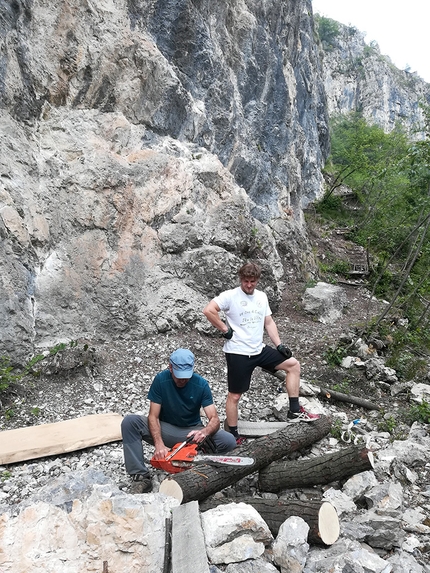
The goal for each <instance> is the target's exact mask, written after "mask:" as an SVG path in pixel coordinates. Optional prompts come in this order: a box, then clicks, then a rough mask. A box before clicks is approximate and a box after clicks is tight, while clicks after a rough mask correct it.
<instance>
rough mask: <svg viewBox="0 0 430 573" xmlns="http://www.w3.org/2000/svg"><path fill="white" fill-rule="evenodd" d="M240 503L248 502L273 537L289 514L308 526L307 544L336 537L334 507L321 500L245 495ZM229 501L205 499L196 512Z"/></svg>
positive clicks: (335, 512)
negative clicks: (300, 519) (263, 497)
mask: <svg viewBox="0 0 430 573" xmlns="http://www.w3.org/2000/svg"><path fill="white" fill-rule="evenodd" d="M240 501H241V502H243V503H247V504H249V505H252V507H254V508H255V509H256V510H257V511H258V513H259V514H260V515H261V517H262V518H263V519H264V521H265V522H266V523H267V525H268V527H269V529H270V531H271V533H272V535H273V536H274V537H276V536H277V535H278V532H279V528H280V527H281V525H282V524H283V523H284V521H285V520H286V519H288V518H289V517H292V516H298V517H301V518H302V519H303V520H304V521H305V522H306V523H307V524H308V525H309V533H308V543H309V544H312V545H332V544H333V543H334V542H335V541H337V539H338V538H339V533H340V525H339V518H338V515H337V511H336V509H335V508H334V506H333V505H332V504H331V503H330V502H328V501H325V500H308V501H298V500H287V499H261V498H257V497H245V498H242V499H240ZM227 503H231V500H222V501H220V500H216V501H215V500H210V501H209V500H208V501H206V502H203V503H200V511H207V510H208V509H212V508H214V507H217V506H218V505H220V504H224V505H225V504H227Z"/></svg>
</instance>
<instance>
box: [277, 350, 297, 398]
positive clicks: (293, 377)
mask: <svg viewBox="0 0 430 573" xmlns="http://www.w3.org/2000/svg"><path fill="white" fill-rule="evenodd" d="M275 370H283V371H284V372H285V386H286V389H287V394H288V396H289V398H298V397H299V392H300V362H299V361H298V360H296V359H295V358H289V359H288V360H284V362H281V364H278V366H276V368H275Z"/></svg>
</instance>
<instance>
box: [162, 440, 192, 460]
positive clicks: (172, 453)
mask: <svg viewBox="0 0 430 573" xmlns="http://www.w3.org/2000/svg"><path fill="white" fill-rule="evenodd" d="M193 439H194V437H193V436H189V437H188V438H187V439H186V440H185V441H183V442H182V444H179V446H178V447H177V448H175V449H174V450H171V452H170V454H169V455H168V456H166V457H165V460H166V462H168V461H169V460H170V459H172V458H173V456H174V455H175V454H177V453H178V452H179V451H180V450H182V448H184V447H185V446H186V445H187V444H190V443H191V442H192V441H193Z"/></svg>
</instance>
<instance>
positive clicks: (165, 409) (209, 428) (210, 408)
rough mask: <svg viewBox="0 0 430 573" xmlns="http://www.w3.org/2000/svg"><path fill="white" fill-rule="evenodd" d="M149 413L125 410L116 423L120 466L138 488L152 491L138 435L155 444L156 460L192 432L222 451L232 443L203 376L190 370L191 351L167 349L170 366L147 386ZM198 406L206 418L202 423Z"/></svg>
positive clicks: (144, 491) (231, 437) (234, 442)
mask: <svg viewBox="0 0 430 573" xmlns="http://www.w3.org/2000/svg"><path fill="white" fill-rule="evenodd" d="M148 398H149V400H150V403H149V414H148V416H139V415H137V414H129V415H128V416H125V418H124V419H123V421H122V424H121V433H122V440H123V450H124V461H125V469H126V471H127V473H128V474H130V475H131V476H132V478H133V481H135V482H140V483H139V485H140V492H141V493H146V492H148V491H151V489H152V483H151V476H150V473H149V471H148V468H147V467H146V465H145V462H144V458H143V449H142V440H143V441H144V442H147V443H149V444H152V445H154V446H155V453H154V457H155V459H157V460H161V459H163V458H165V457H166V455H167V454H168V452H169V449H170V448H172V447H173V446H174V445H175V444H177V443H179V442H183V441H185V440H186V438H188V437H190V436H193V441H194V442H197V443H200V442H202V441H203V440H205V439H206V438H207V437H208V436H211V437H212V440H213V442H214V443H215V447H216V451H217V452H219V453H226V452H229V451H230V450H233V449H234V448H235V447H236V440H235V439H234V437H233V436H232V435H231V434H229V433H228V432H225V431H224V430H220V429H219V427H220V422H219V417H218V414H217V411H216V408H215V405H214V403H213V398H212V392H211V390H210V388H209V384H208V382H207V380H205V378H202V376H200V375H199V374H196V373H195V372H194V354H193V353H192V352H191V351H190V350H187V349H185V348H178V350H175V352H173V353H172V354H171V355H170V360H169V367H168V369H167V370H163V371H162V372H160V373H158V374H157V375H156V376H155V378H154V380H153V381H152V384H151V387H150V389H149V392H148ZM200 408H203V410H204V412H205V414H206V416H207V418H208V420H209V421H208V423H207V425H206V426H204V425H203V424H202V420H201V418H200Z"/></svg>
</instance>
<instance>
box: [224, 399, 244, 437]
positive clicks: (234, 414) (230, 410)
mask: <svg viewBox="0 0 430 573" xmlns="http://www.w3.org/2000/svg"><path fill="white" fill-rule="evenodd" d="M241 396H242V394H236V393H233V392H229V393H228V394H227V401H226V403H225V413H226V417H227V424H228V425H229V427H233V428H234V427H235V426H237V421H238V417H239V415H238V405H239V400H240V397H241Z"/></svg>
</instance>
